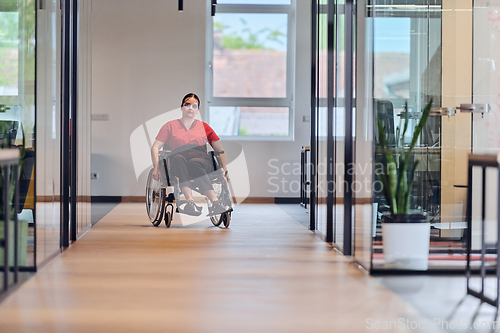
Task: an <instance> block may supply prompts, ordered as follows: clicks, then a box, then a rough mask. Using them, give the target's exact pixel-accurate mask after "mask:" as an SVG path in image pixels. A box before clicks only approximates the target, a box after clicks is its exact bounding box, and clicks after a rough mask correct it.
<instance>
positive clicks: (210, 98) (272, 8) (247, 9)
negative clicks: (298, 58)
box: [204, 0, 296, 141]
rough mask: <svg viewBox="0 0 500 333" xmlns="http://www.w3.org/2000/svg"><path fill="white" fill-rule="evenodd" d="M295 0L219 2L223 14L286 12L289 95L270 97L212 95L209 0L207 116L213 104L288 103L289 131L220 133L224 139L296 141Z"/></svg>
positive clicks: (211, 37) (286, 105)
mask: <svg viewBox="0 0 500 333" xmlns="http://www.w3.org/2000/svg"><path fill="white" fill-rule="evenodd" d="M295 3H296V0H291V4H289V5H265V4H257V5H239V4H231V5H230V4H218V5H217V8H216V14H215V15H216V16H217V13H224V14H239V13H243V14H286V15H287V47H286V53H287V55H286V60H287V65H286V75H287V77H286V96H285V97H283V98H268V97H215V96H214V95H213V68H212V63H213V57H214V54H213V45H214V39H213V17H212V16H211V9H212V8H211V7H212V4H211V2H210V1H207V8H206V12H207V25H206V38H205V39H206V43H205V102H204V110H205V114H204V116H205V119H206V122H207V123H210V112H209V110H210V107H211V106H214V107H217V106H232V107H286V108H288V110H289V111H288V135H286V136H271V135H262V136H261V135H248V136H241V135H219V137H220V138H221V139H229V140H241V141H293V139H294V127H295V110H294V109H295V108H294V106H295V105H294V104H295V103H294V89H295V29H296V22H295V18H296V15H295V8H296V6H295Z"/></svg>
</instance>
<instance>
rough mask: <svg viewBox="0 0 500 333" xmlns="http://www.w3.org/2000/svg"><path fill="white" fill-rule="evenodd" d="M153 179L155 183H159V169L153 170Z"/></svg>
mask: <svg viewBox="0 0 500 333" xmlns="http://www.w3.org/2000/svg"><path fill="white" fill-rule="evenodd" d="M153 178H154V180H156V181H160V178H161V172H160V168H154V170H153Z"/></svg>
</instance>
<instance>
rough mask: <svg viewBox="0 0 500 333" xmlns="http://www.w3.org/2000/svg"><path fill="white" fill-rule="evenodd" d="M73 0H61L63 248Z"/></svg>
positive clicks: (66, 219) (65, 242) (66, 237)
mask: <svg viewBox="0 0 500 333" xmlns="http://www.w3.org/2000/svg"><path fill="white" fill-rule="evenodd" d="M70 1H71V0H61V3H60V4H61V34H62V36H61V229H60V230H61V247H62V248H66V247H68V246H69V187H70V174H71V172H70V158H71V154H70V142H69V137H70V115H71V110H70V107H71V104H70V101H71V90H70V87H71V81H70V80H71V79H70V75H71V32H70V27H71V2H70Z"/></svg>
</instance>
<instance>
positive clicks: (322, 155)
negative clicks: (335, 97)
mask: <svg viewBox="0 0 500 333" xmlns="http://www.w3.org/2000/svg"><path fill="white" fill-rule="evenodd" d="M317 12H318V16H317V42H316V47H317V50H316V57H317V58H316V61H317V73H318V74H317V86H316V103H317V105H316V133H315V135H316V142H317V151H316V154H317V170H316V174H317V190H316V200H317V204H316V207H314V208H315V209H316V229H317V232H318V233H320V234H322V235H326V200H327V197H328V182H327V177H326V171H327V158H326V153H327V134H328V133H327V130H328V115H327V112H328V110H327V96H328V15H327V11H326V6H324V5H321V4H320V5H319V6H318V11H317Z"/></svg>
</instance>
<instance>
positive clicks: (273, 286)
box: [0, 203, 421, 333]
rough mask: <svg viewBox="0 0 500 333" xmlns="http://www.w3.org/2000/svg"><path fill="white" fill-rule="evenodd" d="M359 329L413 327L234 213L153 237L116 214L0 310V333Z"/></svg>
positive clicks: (280, 215)
mask: <svg viewBox="0 0 500 333" xmlns="http://www.w3.org/2000/svg"><path fill="white" fill-rule="evenodd" d="M177 221H178V219H177ZM370 318H371V319H373V321H375V320H381V321H396V320H398V319H399V318H404V319H405V320H406V319H409V320H420V319H421V317H420V315H419V314H418V313H417V311H416V310H414V309H413V308H412V307H411V306H409V305H408V304H406V303H405V302H404V301H402V300H401V299H400V298H398V297H397V296H396V295H395V294H394V293H392V292H391V291H389V290H388V289H387V288H386V287H384V286H383V285H381V284H380V283H379V282H377V281H376V280H375V279H373V278H371V277H369V276H366V275H365V274H364V273H363V272H362V271H361V270H359V269H358V268H356V267H355V266H354V265H353V264H351V263H349V262H348V261H347V260H346V259H345V258H344V257H343V256H341V255H339V254H337V253H336V252H335V251H334V250H332V248H331V247H330V246H329V245H328V244H326V243H324V242H323V241H322V240H320V239H319V238H318V237H316V236H315V235H314V234H313V233H311V232H310V231H308V230H307V229H306V228H304V226H302V225H301V224H300V223H298V222H297V221H295V220H294V219H293V218H291V217H290V216H289V215H288V214H286V213H285V212H284V211H283V210H281V209H280V208H279V207H278V206H276V205H272V204H268V205H264V204H260V205H251V204H244V205H239V206H237V207H236V209H235V212H234V213H233V219H232V223H231V227H230V228H229V229H220V228H218V227H213V226H212V225H211V224H210V222H209V221H208V220H206V221H203V222H199V223H196V224H191V225H188V226H182V225H179V224H176V223H175V221H174V223H173V225H172V227H171V228H170V229H167V228H165V227H164V225H163V224H162V226H161V227H158V228H155V227H152V226H151V224H150V223H149V221H148V219H147V217H146V213H145V208H144V205H143V204H133V203H128V204H120V205H118V206H117V207H116V208H115V209H114V210H112V211H111V213H109V214H108V215H107V216H106V217H105V218H104V219H103V220H101V221H100V222H99V223H97V225H95V226H94V228H92V229H91V230H90V231H89V232H88V233H87V234H85V235H84V236H83V237H82V238H81V239H80V240H79V241H77V242H76V243H75V244H74V245H72V246H71V247H70V248H69V249H68V250H67V251H65V252H64V253H62V254H61V255H59V256H58V257H56V258H55V259H53V260H52V261H51V262H49V264H47V265H46V266H44V267H43V268H42V269H41V270H40V271H39V272H38V273H37V274H36V275H35V276H34V277H33V278H31V279H30V280H29V281H27V282H26V283H24V284H23V285H22V286H21V288H20V289H19V290H17V291H16V292H14V293H13V294H12V295H10V296H9V297H8V298H7V299H6V300H4V301H3V302H2V303H1V304H0V332H8V333H13V332H30V333H32V332H37V333H39V332H72V333H73V332H217V333H221V332H231V333H236V332H263V333H267V332H272V333H274V332H315V333H316V332H364V331H366V330H367V321H368V323H370V322H371V321H370ZM398 331H405V330H404V329H402V330H398Z"/></svg>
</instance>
